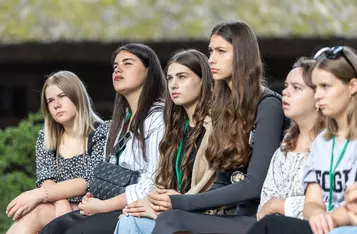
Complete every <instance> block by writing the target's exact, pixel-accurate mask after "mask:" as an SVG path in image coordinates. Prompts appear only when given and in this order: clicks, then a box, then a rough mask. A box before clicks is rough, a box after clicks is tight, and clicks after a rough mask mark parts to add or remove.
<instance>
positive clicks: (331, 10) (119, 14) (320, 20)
mask: <svg viewBox="0 0 357 234" xmlns="http://www.w3.org/2000/svg"><path fill="white" fill-rule="evenodd" d="M230 20H244V21H246V22H247V23H248V24H249V25H251V26H252V27H253V29H254V31H255V32H256V33H257V34H258V35H260V36H312V35H318V36H330V35H341V36H356V34H357V3H356V0H333V1H327V0H239V1H232V0H219V1H205V0H145V1H142V0H46V1H43V0H1V1H0V22H2V23H1V24H0V40H1V41H3V42H4V41H8V42H16V41H23V40H36V41H56V40H63V39H65V40H104V41H111V40H126V39H130V40H148V39H149V40H162V39H168V40H170V39H180V38H186V39H187V38H207V37H208V35H209V32H210V31H211V29H212V27H213V26H214V25H215V24H217V23H219V22H222V21H230Z"/></svg>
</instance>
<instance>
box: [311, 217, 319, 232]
mask: <svg viewBox="0 0 357 234" xmlns="http://www.w3.org/2000/svg"><path fill="white" fill-rule="evenodd" d="M309 224H310V228H311V230H312V232H313V233H314V234H320V233H319V232H318V228H317V224H316V223H315V220H314V218H311V219H309Z"/></svg>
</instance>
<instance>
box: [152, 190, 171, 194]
mask: <svg viewBox="0 0 357 234" xmlns="http://www.w3.org/2000/svg"><path fill="white" fill-rule="evenodd" d="M155 192H157V193H158V194H166V193H168V192H169V190H168V189H156V191H155Z"/></svg>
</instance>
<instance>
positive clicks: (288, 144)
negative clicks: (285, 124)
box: [280, 57, 326, 153]
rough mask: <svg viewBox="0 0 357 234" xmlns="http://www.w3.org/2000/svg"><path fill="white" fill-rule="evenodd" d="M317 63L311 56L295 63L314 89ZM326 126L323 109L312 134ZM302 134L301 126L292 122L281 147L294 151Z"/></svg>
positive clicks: (307, 82) (317, 132)
mask: <svg viewBox="0 0 357 234" xmlns="http://www.w3.org/2000/svg"><path fill="white" fill-rule="evenodd" d="M315 65H316V60H315V59H311V58H306V57H302V58H300V59H298V60H297V61H296V62H295V63H294V65H293V69H294V68H301V69H302V78H303V80H304V83H305V84H306V85H307V86H308V87H310V88H311V89H314V88H315V86H314V84H313V83H312V78H311V74H312V70H313V69H314V66H315ZM325 126H326V118H325V117H324V116H323V115H322V113H321V111H319V113H318V118H317V119H316V122H315V124H314V127H313V128H312V129H311V130H310V134H312V136H313V138H315V137H316V136H317V135H318V134H319V133H320V132H321V131H322V130H323V129H324V128H325ZM299 135H300V129H299V126H298V125H297V124H296V123H295V122H293V121H292V122H291V124H290V126H289V128H288V129H287V130H286V133H285V137H284V139H283V141H282V142H281V145H280V149H281V150H282V151H283V152H284V153H287V152H289V151H294V150H295V149H296V144H297V141H298V138H299Z"/></svg>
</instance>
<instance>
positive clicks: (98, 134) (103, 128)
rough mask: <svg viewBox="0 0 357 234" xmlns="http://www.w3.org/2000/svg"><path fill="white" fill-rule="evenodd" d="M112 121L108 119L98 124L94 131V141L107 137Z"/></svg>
mask: <svg viewBox="0 0 357 234" xmlns="http://www.w3.org/2000/svg"><path fill="white" fill-rule="evenodd" d="M111 122H112V121H111V120H106V121H102V122H100V123H99V124H97V127H96V129H95V130H94V132H93V138H92V141H94V142H96V141H98V140H101V139H103V138H106V137H107V134H108V132H109V129H110V124H111Z"/></svg>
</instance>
